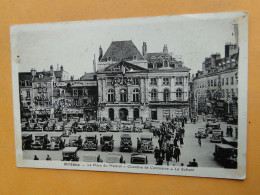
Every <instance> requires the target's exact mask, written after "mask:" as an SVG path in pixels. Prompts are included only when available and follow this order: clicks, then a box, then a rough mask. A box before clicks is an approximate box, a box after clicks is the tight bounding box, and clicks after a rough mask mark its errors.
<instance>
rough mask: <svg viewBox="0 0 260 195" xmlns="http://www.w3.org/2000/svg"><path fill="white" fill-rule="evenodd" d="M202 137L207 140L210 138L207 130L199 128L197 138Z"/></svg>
mask: <svg viewBox="0 0 260 195" xmlns="http://www.w3.org/2000/svg"><path fill="white" fill-rule="evenodd" d="M199 136H200V138H207V137H208V133H207V131H206V130H205V128H199V129H198V132H196V133H195V138H198V137H199Z"/></svg>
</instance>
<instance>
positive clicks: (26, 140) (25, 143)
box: [22, 133, 33, 150]
mask: <svg viewBox="0 0 260 195" xmlns="http://www.w3.org/2000/svg"><path fill="white" fill-rule="evenodd" d="M32 143H33V138H32V134H28V133H24V134H22V149H23V150H29V149H31V144H32Z"/></svg>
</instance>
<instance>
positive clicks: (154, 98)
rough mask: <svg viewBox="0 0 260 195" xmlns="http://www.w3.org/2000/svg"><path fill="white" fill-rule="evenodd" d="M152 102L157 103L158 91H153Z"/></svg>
mask: <svg viewBox="0 0 260 195" xmlns="http://www.w3.org/2000/svg"><path fill="white" fill-rule="evenodd" d="M151 101H157V91H156V89H152V91H151Z"/></svg>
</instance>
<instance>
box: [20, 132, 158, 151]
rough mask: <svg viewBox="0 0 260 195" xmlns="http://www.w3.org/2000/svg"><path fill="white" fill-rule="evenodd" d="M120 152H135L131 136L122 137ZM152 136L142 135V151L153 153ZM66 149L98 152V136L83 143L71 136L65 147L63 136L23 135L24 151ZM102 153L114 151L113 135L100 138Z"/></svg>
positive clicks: (108, 134)
mask: <svg viewBox="0 0 260 195" xmlns="http://www.w3.org/2000/svg"><path fill="white" fill-rule="evenodd" d="M120 139H121V140H120V152H125V151H127V152H133V143H132V138H131V135H130V134H122V135H121V137H120ZM152 139H153V138H152V135H141V136H140V141H141V151H143V152H153V150H154V146H153V142H152ZM64 147H76V148H77V149H78V150H79V149H83V150H97V149H98V139H97V136H96V135H86V136H85V140H84V142H83V143H82V141H81V139H80V138H79V136H77V135H70V136H69V142H68V143H67V144H66V145H65V144H64V142H63V140H62V136H57V135H51V136H50V139H48V134H46V133H39V134H37V135H35V138H34V139H33V136H32V134H29V133H24V134H22V148H23V150H29V149H31V150H37V149H40V150H59V149H62V148H64ZM100 149H101V151H110V152H112V151H113V149H114V139H113V134H111V133H106V134H104V135H102V136H101V138H100Z"/></svg>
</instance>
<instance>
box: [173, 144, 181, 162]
mask: <svg viewBox="0 0 260 195" xmlns="http://www.w3.org/2000/svg"><path fill="white" fill-rule="evenodd" d="M173 155H174V158H175V160H176V162H179V161H180V155H181V151H180V149H179V147H178V146H177V147H175V149H174V152H173Z"/></svg>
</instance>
